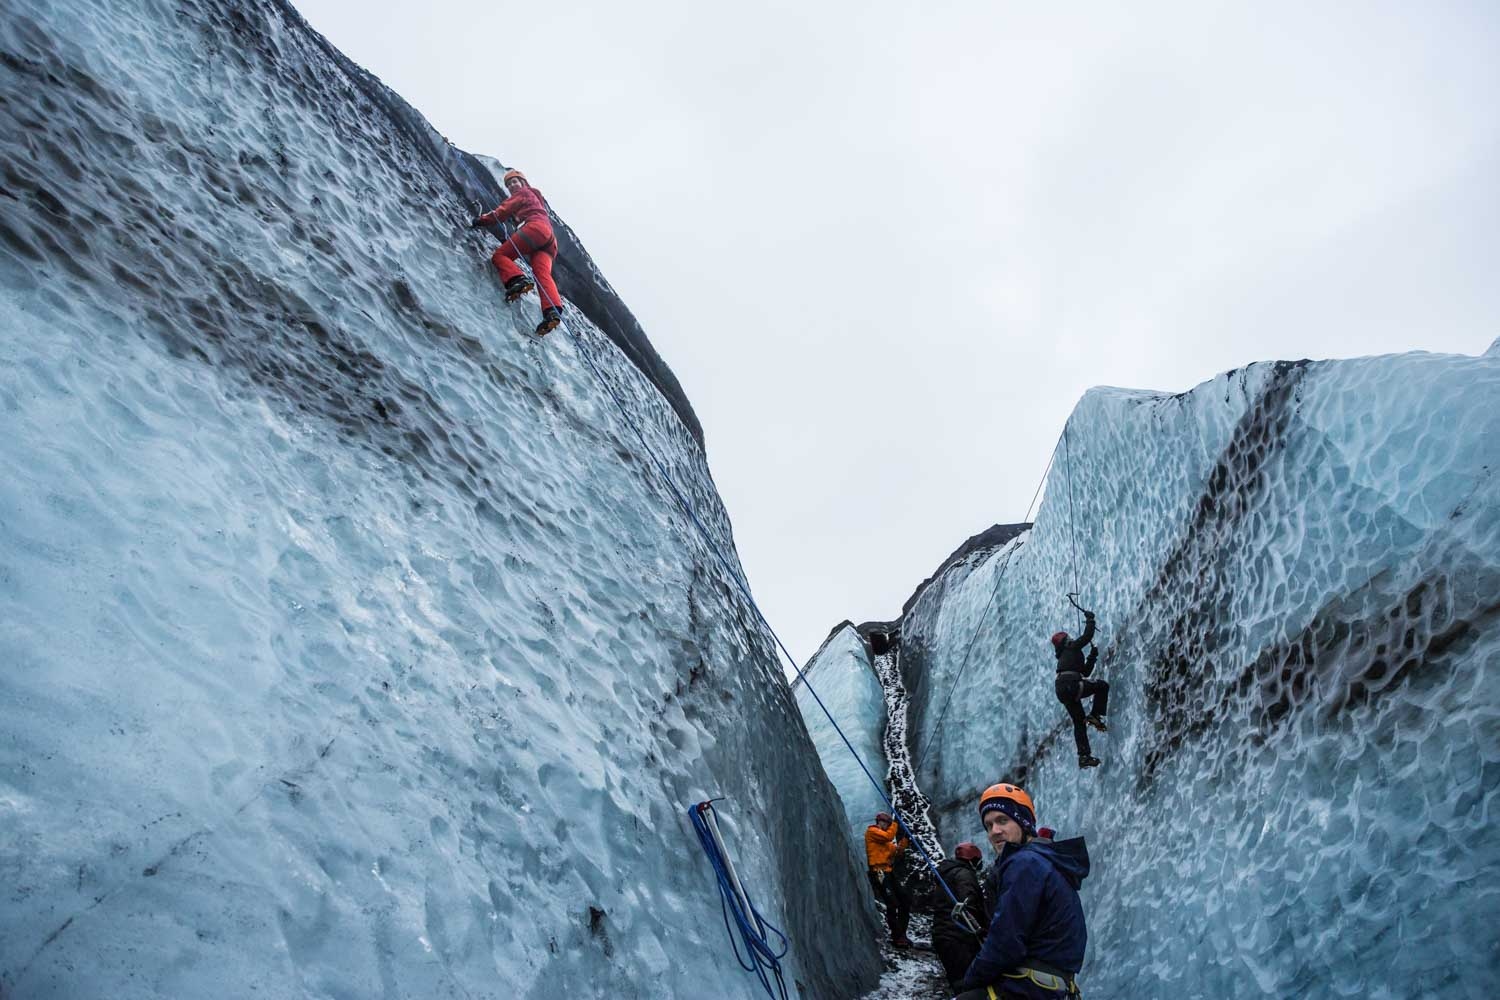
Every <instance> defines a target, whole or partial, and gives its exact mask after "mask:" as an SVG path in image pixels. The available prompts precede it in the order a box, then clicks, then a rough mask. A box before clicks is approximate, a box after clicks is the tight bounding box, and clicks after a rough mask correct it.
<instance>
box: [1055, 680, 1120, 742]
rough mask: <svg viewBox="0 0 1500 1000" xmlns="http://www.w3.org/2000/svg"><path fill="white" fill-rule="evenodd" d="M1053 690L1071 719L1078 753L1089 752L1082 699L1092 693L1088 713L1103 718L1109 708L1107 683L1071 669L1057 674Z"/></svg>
mask: <svg viewBox="0 0 1500 1000" xmlns="http://www.w3.org/2000/svg"><path fill="white" fill-rule="evenodd" d="M1054 690H1055V691H1056V692H1057V700H1058V701H1060V702H1062V703H1063V707H1064V708H1066V709H1067V710H1068V718H1070V719H1072V720H1073V742H1074V743H1076V744H1078V753H1079V755H1080V756H1082V755H1083V754H1087V753H1091V751H1090V750H1089V727H1088V726H1087V725H1085V724H1084V721H1083V716H1084V712H1083V699H1085V698H1087V697H1088V696H1089V695H1093V696H1094V705H1093V708H1092V709H1090V711H1089V713H1088V714H1089V715H1097V716H1099V717H1100V718H1101V719H1102V718H1104V713H1105V712H1106V711H1108V710H1109V684H1108V683H1106V682H1104V681H1091V680H1088V679H1087V678H1085V677H1084V676H1083V675H1082V674H1079V673H1074V672H1073V671H1064V672H1063V673H1060V674H1058V675H1057V684H1056V687H1055V688H1054Z"/></svg>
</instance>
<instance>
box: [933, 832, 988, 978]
mask: <svg viewBox="0 0 1500 1000" xmlns="http://www.w3.org/2000/svg"><path fill="white" fill-rule="evenodd" d="M982 865H983V857H982V855H981V854H980V851H979V848H978V846H976V845H974V844H971V843H969V842H968V841H965V842H964V843H962V844H959V845H958V847H956V848H954V850H953V857H951V858H949V859H948V860H946V861H940V862H938V869H937V870H938V875H939V876H941V877H942V879H943V881H944V882H946V883H947V884H948V888H949V889H950V890H951V891H952V893H953V895H954V896H956V897H958V905H957V906H954V905H953V900H952V899H950V898H949V897H948V893H946V892H944V891H943V888H942V886H933V890H932V894H931V895H930V896H929V897H928V900H929V907H930V909H931V911H932V950H933V951H935V952H937V957H938V959H939V960H940V961H941V962H942V963H943V971H944V972H946V973H947V974H948V985H949V986H956V985H958V981H959V980H960V979H962V978H963V977H964V973H965V972H967V971H968V969H969V963H970V962H972V961H974V957H975V956H976V955H978V954H979V946H980V944H981V943H983V941H984V937H983V935H984V932H985V929H986V928H987V927H988V926H989V921H988V920H986V919H985V913H984V894H983V890H982V889H981V888H980V884H979V871H980V868H981V866H982ZM966 918H967V919H966Z"/></svg>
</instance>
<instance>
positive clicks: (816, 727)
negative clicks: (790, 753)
mask: <svg viewBox="0 0 1500 1000" xmlns="http://www.w3.org/2000/svg"><path fill="white" fill-rule="evenodd" d="M803 673H804V675H805V676H806V678H807V680H808V682H809V683H810V684H811V685H812V688H813V689H814V690H815V691H817V693H818V697H819V698H821V699H822V701H823V704H824V706H826V707H827V709H828V711H829V712H832V713H833V717H834V718H835V719H836V720H838V724H839V728H840V729H842V730H843V731H844V735H845V736H847V737H849V742H850V743H853V744H854V748H855V749H856V750H858V751H859V755H860V756H861V757H863V758H864V761H865V766H867V767H868V768H869V769H870V772H871V773H872V774H874V775H875V776H876V777H877V778H879V779H880V780H881V781H884V780H885V776H886V771H887V769H888V768H889V764H888V763H887V762H886V757H885V748H884V747H883V746H882V740H883V737H884V734H885V729H886V724H885V696H884V693H883V692H882V690H881V687H880V682H879V680H877V679H876V677H875V670H874V668H873V667H872V666H871V664H870V651H869V649H868V648H866V646H865V642H864V640H863V639H861V638H860V635H859V632H858V631H856V630H855V628H854V626H853V625H850V624H848V623H845V624H844V625H842V626H841V627H840V628H838V629H837V630H835V631H834V633H833V635H831V636H829V637H828V640H827V641H826V642H824V643H823V646H822V648H821V649H819V650H818V651H817V653H816V654H814V655H813V657H812V659H810V660H808V661H807V665H806V666H805V667H804V668H803ZM792 690H793V691H795V692H796V694H797V707H798V708H799V709H800V710H801V712H802V718H803V720H804V721H805V722H806V723H807V732H808V734H809V735H810V736H812V741H813V745H814V746H816V747H817V748H818V757H819V759H821V760H822V762H823V770H824V771H825V772H826V773H827V775H828V779H829V780H830V781H832V782H833V787H834V788H836V789H838V794H839V800H840V801H841V802H843V804H844V813H845V814H846V816H847V817H848V823H847V828H848V830H849V833H850V843H851V844H852V845H853V846H854V847H855V849H856V856H857V859H858V861H859V864H860V865H863V864H864V843H865V828H866V827H867V826H869V825H870V823H871V821H872V820H874V818H875V814H876V813H878V812H883V811H884V810H885V808H886V805H885V802H884V801H883V800H882V799H881V797H880V794H879V793H878V792H877V791H876V790H875V786H874V785H872V784H871V783H870V779H869V778H867V777H866V776H865V772H864V771H862V770H860V767H859V764H858V763H856V762H855V759H854V756H853V755H852V754H851V753H850V752H849V748H848V747H846V746H845V745H844V741H843V740H841V739H839V734H838V733H837V732H836V731H835V730H834V727H833V724H832V723H831V722H829V721H828V716H827V714H825V713H824V712H823V710H822V709H820V708H819V707H818V705H817V703H816V701H815V700H814V699H813V696H812V695H811V694H810V693H809V692H808V689H807V685H805V684H803V683H801V682H800V680H799V681H796V682H794V683H793V685H792Z"/></svg>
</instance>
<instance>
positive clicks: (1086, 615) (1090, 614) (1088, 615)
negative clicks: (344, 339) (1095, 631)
mask: <svg viewBox="0 0 1500 1000" xmlns="http://www.w3.org/2000/svg"><path fill="white" fill-rule="evenodd" d="M1083 620H1084V621H1086V622H1091V621H1093V620H1094V613H1093V612H1092V611H1085V612H1084V613H1083Z"/></svg>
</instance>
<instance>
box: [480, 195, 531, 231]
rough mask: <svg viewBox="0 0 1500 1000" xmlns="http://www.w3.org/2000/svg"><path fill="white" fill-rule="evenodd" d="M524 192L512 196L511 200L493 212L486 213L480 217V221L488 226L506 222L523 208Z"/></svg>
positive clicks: (497, 206) (505, 201) (503, 202)
mask: <svg viewBox="0 0 1500 1000" xmlns="http://www.w3.org/2000/svg"><path fill="white" fill-rule="evenodd" d="M524 194H525V192H524V191H522V192H518V193H516V194H513V195H511V196H510V197H509V198H507V199H505V200H504V201H502V202H501V203H500V204H498V205H496V206H495V208H494V210H493V211H489V212H485V213H484V214H483V215H481V216H480V217H479V221H480V222H483V223H484V224H485V225H486V226H493V225H494V224H495V223H497V222H504V221H506V220H507V219H509V218H510V217H511V216H512V215H515V214H516V212H517V211H518V210H520V208H521V199H522V196H523V195H524Z"/></svg>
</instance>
